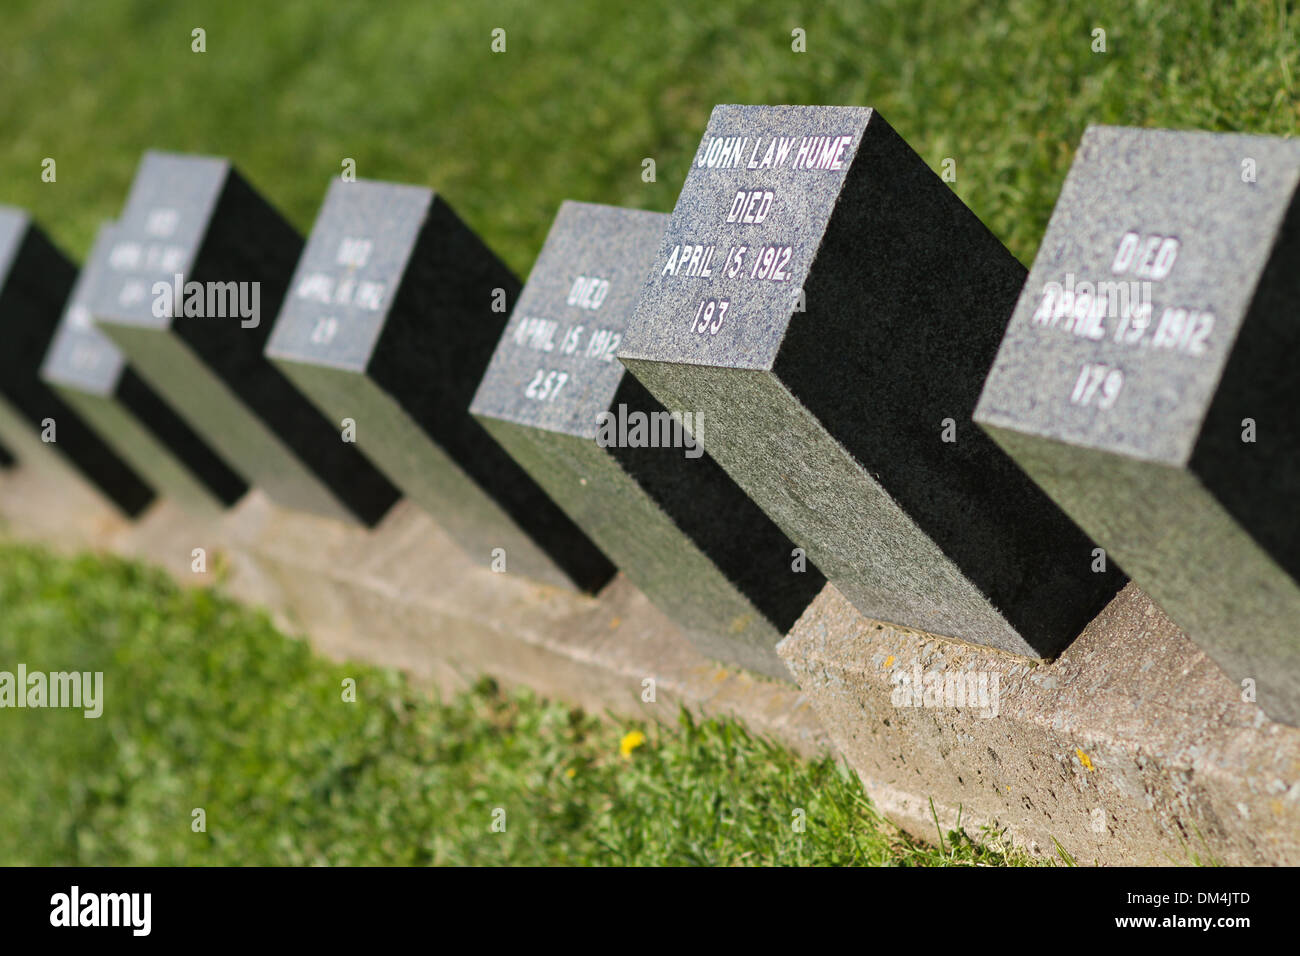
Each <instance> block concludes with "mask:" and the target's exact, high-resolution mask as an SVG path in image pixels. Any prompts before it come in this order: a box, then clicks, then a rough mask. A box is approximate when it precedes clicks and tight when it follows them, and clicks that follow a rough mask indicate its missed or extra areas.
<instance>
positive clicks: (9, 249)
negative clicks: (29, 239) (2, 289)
mask: <svg viewBox="0 0 1300 956" xmlns="http://www.w3.org/2000/svg"><path fill="white" fill-rule="evenodd" d="M30 223H31V219H30V218H29V217H28V215H27V213H25V212H23V211H22V210H21V209H16V208H14V207H13V206H0V277H3V276H4V275H5V273H7V272H8V271H9V265H10V263H12V262H13V259H14V256H16V255H17V254H18V249H19V247H20V246H21V245H22V244H23V234H24V233H25V232H26V231H27V227H28V225H29V224H30Z"/></svg>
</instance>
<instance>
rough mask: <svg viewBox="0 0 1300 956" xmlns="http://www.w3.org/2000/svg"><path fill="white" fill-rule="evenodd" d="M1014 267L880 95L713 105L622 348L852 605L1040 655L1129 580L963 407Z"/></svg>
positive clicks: (985, 361) (1012, 289)
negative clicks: (853, 100)
mask: <svg viewBox="0 0 1300 956" xmlns="http://www.w3.org/2000/svg"><path fill="white" fill-rule="evenodd" d="M1024 274H1025V270H1024V268H1023V267H1022V266H1021V265H1020V263H1018V262H1017V261H1016V260H1015V258H1013V257H1012V256H1011V254H1010V253H1009V252H1007V250H1006V249H1005V248H1004V247H1003V246H1002V244H1001V243H1000V242H999V241H998V240H997V239H996V237H994V236H993V235H992V234H991V233H990V232H989V231H988V230H987V229H986V228H985V227H984V225H983V224H982V223H981V222H980V221H979V220H978V219H977V218H976V217H975V215H974V214H973V213H972V212H971V211H970V210H969V209H968V208H966V206H965V205H963V204H962V202H961V201H960V200H959V199H958V198H957V197H956V196H955V195H954V194H953V192H952V191H951V189H949V187H948V186H947V185H946V184H944V183H943V182H942V181H941V180H940V179H939V177H938V176H936V175H935V174H934V173H933V172H932V171H931V170H930V169H929V168H928V167H927V166H926V165H925V163H924V162H923V161H922V160H921V158H920V157H919V156H917V155H916V154H915V153H914V152H913V151H912V150H911V149H910V148H909V147H908V145H907V144H906V143H905V142H904V141H903V140H902V139H901V138H900V137H899V136H898V134H897V133H895V132H894V130H893V129H892V128H891V127H889V126H888V125H887V124H886V123H885V122H884V120H883V119H881V117H880V116H879V114H877V113H876V112H874V111H873V110H871V109H866V108H857V107H803V106H770V107H769V106H719V107H717V108H716V109H715V110H714V111H713V115H712V118H711V119H710V121H709V125H708V129H707V130H706V132H705V135H704V139H703V140H702V142H701V144H700V148H699V151H698V152H697V154H696V156H695V159H694V160H693V161H692V164H691V169H690V172H689V174H688V176H687V178H686V183H685V185H684V186H683V188H682V192H681V196H680V197H679V199H678V201H677V207H676V209H675V210H674V212H673V215H672V220H671V222H670V224H669V227H668V232H667V235H666V236H665V238H664V241H663V245H662V247H661V249H660V253H659V255H658V257H657V258H656V260H655V262H654V265H653V268H652V270H651V273H650V276H649V278H648V279H647V281H646V284H645V288H644V290H643V292H642V294H641V297H640V299H639V300H638V303H637V308H636V314H635V317H634V319H633V321H632V322H631V324H630V326H629V329H628V336H627V338H626V339H625V341H624V344H623V346H622V348H621V349H620V351H619V358H620V359H622V360H623V362H624V363H625V364H626V365H627V366H628V367H629V368H630V369H631V370H632V371H633V373H634V374H635V375H636V376H637V377H638V378H639V379H640V380H641V381H642V382H643V383H644V384H645V385H646V386H647V387H648V388H649V390H650V391H651V392H652V393H653V394H654V395H655V396H656V397H657V398H658V399H659V400H660V401H662V402H663V403H664V404H665V405H666V406H667V407H668V408H670V409H673V410H677V411H682V412H687V411H689V412H693V413H698V412H703V413H704V414H705V416H706V420H708V421H709V425H710V427H709V434H708V448H709V451H710V453H711V454H712V455H713V456H714V457H715V458H716V459H717V460H718V462H719V463H720V464H721V465H722V466H723V467H724V468H726V469H727V471H728V472H729V473H730V474H731V476H732V477H733V478H734V479H735V480H736V482H737V484H739V485H740V486H741V487H742V488H744V489H745V490H746V491H747V492H748V493H749V494H750V496H751V497H752V498H753V499H754V500H755V501H756V502H758V504H759V505H761V506H762V507H763V508H764V510H765V511H767V513H768V514H769V515H770V516H771V517H772V519H773V520H774V521H775V522H776V523H777V524H778V525H779V526H780V527H781V528H782V529H783V530H784V531H785V533H786V534H788V535H789V536H790V537H791V538H792V539H793V540H794V541H795V543H796V544H799V545H801V546H802V547H804V548H805V549H807V553H808V555H809V557H811V558H812V560H813V561H814V562H815V563H816V564H817V566H818V567H819V568H821V570H822V571H823V572H824V573H825V574H826V576H827V578H829V579H830V580H831V581H832V582H833V583H835V585H836V586H837V587H838V588H839V590H840V591H841V592H843V594H844V595H845V596H846V597H847V598H849V599H850V600H851V601H852V602H853V603H854V604H855V605H856V606H857V607H858V609H859V610H860V611H862V612H863V613H864V614H865V615H867V616H868V617H871V618H876V619H880V620H883V621H888V622H890V623H894V624H899V625H903V626H907V627H913V628H918V629H920V630H924V631H929V632H931V633H935V634H941V635H947V636H951V637H956V638H960V639H962V640H966V641H970V642H973V643H980V644H987V645H990V646H993V647H997V648H1000V649H1003V650H1007V651H1011V652H1014V653H1019V654H1026V655H1034V656H1050V655H1052V654H1055V653H1057V652H1059V651H1060V650H1061V649H1062V648H1063V647H1064V646H1065V645H1066V644H1067V643H1068V642H1069V641H1070V640H1072V639H1073V638H1074V637H1075V636H1076V635H1077V634H1078V632H1079V631H1080V630H1081V629H1082V627H1083V626H1084V625H1085V624H1087V623H1088V621H1089V620H1091V619H1092V617H1093V616H1094V615H1095V614H1096V613H1097V612H1098V611H1099V610H1100V609H1101V608H1102V607H1103V606H1104V605H1105V604H1106V602H1107V601H1108V600H1109V599H1110V598H1111V597H1112V596H1113V595H1114V594H1115V593H1116V591H1117V590H1118V588H1119V587H1120V586H1121V584H1122V581H1123V578H1122V576H1121V575H1120V574H1119V573H1118V572H1116V570H1115V569H1114V568H1113V567H1108V568H1107V569H1106V571H1104V572H1102V573H1094V572H1093V570H1092V564H1093V555H1092V550H1093V545H1092V543H1091V542H1090V541H1089V540H1088V539H1087V537H1086V536H1085V535H1084V534H1083V533H1082V532H1081V531H1079V529H1078V528H1077V527H1075V526H1074V525H1073V524H1072V523H1071V522H1070V520H1069V519H1068V518H1066V517H1065V516H1064V515H1063V514H1062V513H1061V512H1060V511H1059V510H1058V509H1057V508H1056V507H1055V506H1054V505H1053V504H1052V502H1051V501H1050V500H1049V499H1048V498H1047V496H1046V495H1044V494H1043V493H1042V492H1041V491H1040V490H1039V489H1038V488H1036V487H1035V486H1034V484H1033V483H1032V482H1031V481H1029V480H1028V479H1027V477H1026V476H1025V475H1024V474H1023V473H1022V472H1021V471H1020V470H1019V469H1018V468H1016V466H1015V464H1014V463H1013V462H1012V461H1011V460H1010V459H1009V458H1007V457H1006V455H1004V454H1003V453H1002V452H1001V451H1000V450H999V449H998V448H997V447H996V446H995V445H994V444H993V442H991V441H989V440H988V439H987V437H986V436H985V435H983V434H982V433H981V432H980V431H979V429H977V428H975V427H974V426H973V424H972V423H971V421H970V416H971V412H972V411H973V410H974V407H975V402H976V399H977V398H978V396H979V391H980V387H981V385H982V383H983V380H984V376H985V374H986V373H987V371H988V367H989V365H990V364H991V362H992V360H993V355H994V353H995V352H996V350H997V345H998V341H999V338H1000V335H1001V330H1002V328H1003V327H1004V325H1005V322H1006V316H1007V315H1008V314H1009V312H1010V310H1011V308H1012V306H1013V304H1014V303H1015V300H1016V296H1017V294H1018V292H1019V289H1020V285H1021V283H1022V281H1023V279H1024Z"/></svg>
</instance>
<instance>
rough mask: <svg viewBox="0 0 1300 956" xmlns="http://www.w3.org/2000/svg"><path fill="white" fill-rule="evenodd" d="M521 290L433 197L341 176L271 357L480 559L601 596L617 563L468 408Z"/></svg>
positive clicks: (413, 189)
mask: <svg viewBox="0 0 1300 956" xmlns="http://www.w3.org/2000/svg"><path fill="white" fill-rule="evenodd" d="M518 290H519V282H518V280H517V279H516V278H515V277H514V276H513V275H512V274H511V273H510V271H509V269H507V268H506V267H505V265H503V264H502V263H501V261H500V260H499V259H497V257H496V256H495V255H494V254H493V253H492V251H491V250H490V249H488V248H487V246H485V245H484V244H483V242H482V241H481V240H480V239H479V238H478V237H477V236H476V235H475V234H474V233H473V232H472V231H470V230H469V229H468V228H467V227H466V226H465V224H464V223H462V222H461V220H460V219H459V218H457V216H456V214H455V213H454V212H453V211H452V209H451V207H449V206H448V205H447V203H446V202H445V201H444V200H443V199H442V198H441V197H440V196H436V195H435V194H434V193H433V192H432V191H431V190H429V189H425V188H423V187H419V186H407V185H399V184H394V183H381V182H371V181H365V180H358V181H355V182H343V181H341V180H336V181H334V182H333V183H332V184H331V185H330V188H329V191H328V193H327V194H326V197H325V202H324V204H323V206H322V207H321V211H320V214H319V216H318V218H317V221H316V225H315V226H314V227H313V229H312V233H311V237H310V240H309V241H308V243H307V248H306V250H305V251H304V253H303V256H302V259H301V261H300V262H299V263H298V269H297V272H296V273H295V274H294V277H293V284H292V286H291V290H290V293H289V296H288V299H287V300H286V302H285V304H284V308H283V309H282V310H281V313H280V315H279V317H278V318H277V320H276V323H275V329H274V331H273V332H272V334H271V338H270V342H269V343H268V345H267V349H266V354H267V355H268V356H269V357H270V358H271V359H272V360H273V361H274V362H275V363H276V365H277V366H278V367H279V368H281V369H283V371H284V373H285V374H286V375H288V376H289V377H290V378H292V379H293V381H294V382H295V383H297V385H298V386H299V387H300V388H301V389H302V390H303V391H304V392H306V393H307V394H308V395H310V396H311V397H312V399H313V400H314V401H315V402H316V403H317V404H318V405H319V406H320V407H321V408H323V409H325V410H326V411H327V412H328V414H329V415H330V416H331V417H333V418H335V419H337V420H343V419H347V420H350V421H351V422H353V423H354V426H355V429H356V439H357V442H358V444H359V445H360V446H361V447H362V448H364V449H365V450H366V451H367V453H368V454H369V455H370V456H371V457H372V458H373V459H374V460H375V461H376V462H378V463H379V464H380V466H381V467H382V468H383V469H384V471H385V472H386V473H387V474H388V475H389V476H390V477H391V478H392V480H393V481H394V482H396V483H397V485H398V486H399V487H400V488H401V489H402V491H403V492H404V493H405V494H407V495H408V496H409V497H410V498H411V500H413V501H415V502H416V503H417V504H419V505H421V506H422V507H423V508H425V509H426V510H427V511H429V512H430V514H432V515H433V517H434V518H435V519H436V520H437V521H438V523H439V524H440V525H441V526H442V527H443V528H444V529H445V530H446V531H447V532H448V533H449V534H450V535H451V536H452V537H453V538H454V539H455V540H456V541H457V542H458V543H459V544H460V545H461V546H462V547H463V548H464V549H465V551H466V552H467V553H468V554H469V555H470V556H471V557H473V558H474V559H475V560H477V561H478V562H480V563H482V564H485V565H488V566H489V567H493V568H494V569H496V570H499V571H506V572H516V571H517V572H520V573H522V574H525V575H527V576H529V577H533V578H536V579H539V580H543V581H547V582H549V583H552V584H559V585H564V586H568V585H570V584H573V585H576V586H578V587H579V588H582V589H584V590H588V591H593V592H594V591H596V590H598V589H599V588H600V587H601V586H602V585H603V584H605V582H607V581H608V580H609V579H610V578H611V577H612V576H613V574H614V567H613V565H611V564H610V563H609V560H608V559H607V558H606V557H605V556H604V555H603V554H601V553H600V551H599V550H598V549H597V548H596V547H595V545H593V544H592V543H591V541H590V540H588V538H587V537H586V535H584V534H583V533H582V531H581V530H579V529H578V527H577V526H576V525H574V524H573V522H572V521H571V520H570V519H569V518H568V516H567V515H565V514H564V512H563V511H561V510H560V509H559V508H558V507H557V506H556V504H555V503H554V502H553V501H551V500H550V498H548V497H547V496H546V494H545V492H543V491H542V490H541V489H540V488H539V487H538V486H537V484H536V483H535V482H534V481H533V480H532V479H531V478H529V476H528V474H527V473H526V472H525V471H524V470H523V469H522V468H520V467H519V465H518V464H517V463H516V462H515V461H514V460H513V459H512V458H511V457H510V456H509V455H508V454H507V453H506V452H505V450H504V449H502V448H501V446H500V445H498V444H497V443H496V442H495V441H494V440H493V439H492V437H491V436H490V435H488V433H487V432H486V431H485V430H484V429H483V427H482V426H481V425H479V424H478V422H476V421H475V420H474V419H473V417H472V416H471V415H470V414H469V403H470V399H471V398H472V397H473V395H474V388H475V387H476V386H477V384H478V382H479V380H480V379H481V378H482V375H483V371H484V369H486V368H487V363H488V360H489V358H490V357H491V355H492V349H493V347H494V346H495V344H496V341H497V339H498V338H499V337H500V334H501V330H502V328H503V327H504V325H505V322H506V318H507V303H513V301H514V298H515V295H516V294H517V292H518Z"/></svg>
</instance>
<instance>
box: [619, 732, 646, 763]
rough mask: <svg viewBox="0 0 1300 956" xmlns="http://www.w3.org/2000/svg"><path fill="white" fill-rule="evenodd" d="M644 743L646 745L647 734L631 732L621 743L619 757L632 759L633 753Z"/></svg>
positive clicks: (624, 736) (625, 735)
mask: <svg viewBox="0 0 1300 956" xmlns="http://www.w3.org/2000/svg"><path fill="white" fill-rule="evenodd" d="M643 743H645V734H643V733H641V731H639V730H632V731H629V732H628V733H626V734H624V735H623V739H622V740H621V741H620V742H619V745H618V752H619V755H620V756H621V757H623V758H624V759H626V758H628V757H631V756H632V751H633V750H636V748H637V747H640V746H641V745H642V744H643Z"/></svg>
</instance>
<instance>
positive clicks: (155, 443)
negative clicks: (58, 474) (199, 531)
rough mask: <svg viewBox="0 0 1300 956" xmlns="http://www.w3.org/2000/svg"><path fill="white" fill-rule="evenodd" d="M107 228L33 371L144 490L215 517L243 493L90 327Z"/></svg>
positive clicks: (104, 261)
mask: <svg viewBox="0 0 1300 956" xmlns="http://www.w3.org/2000/svg"><path fill="white" fill-rule="evenodd" d="M112 240H113V226H112V224H108V223H106V224H105V225H103V226H101V227H100V230H99V233H98V235H97V236H96V237H95V244H94V246H93V247H92V249H91V252H90V255H89V256H87V258H86V264H85V265H84V266H83V267H82V269H81V272H80V274H79V275H78V276H77V281H76V284H75V285H74V286H73V288H72V294H71V295H70V296H69V298H68V302H67V306H66V307H65V308H64V310H63V317H62V318H61V319H60V320H59V325H58V329H57V331H56V332H55V334H54V341H53V342H52V343H51V344H50V348H49V351H48V352H46V354H45V361H44V362H43V364H42V365H41V378H42V380H43V381H45V382H46V384H48V385H50V386H51V387H53V388H54V389H55V390H56V391H58V393H59V394H60V395H61V396H62V397H63V398H64V399H65V400H66V401H67V402H68V404H69V405H71V406H73V407H74V408H76V409H77V410H78V411H79V412H81V414H82V415H83V416H84V417H85V418H86V420H87V421H89V422H92V423H94V426H95V427H96V428H97V429H98V430H99V432H100V434H103V435H108V436H110V438H111V441H112V443H113V447H114V448H116V449H117V450H118V451H119V452H121V454H122V455H123V457H125V458H126V459H127V461H129V462H130V463H131V465H132V466H133V467H134V468H135V469H136V470H137V471H139V472H140V473H141V474H143V475H146V476H147V477H148V480H149V482H150V484H152V485H153V486H154V487H156V488H158V489H159V490H160V491H162V492H163V493H165V494H166V495H167V496H168V497H170V498H173V499H175V500H176V501H177V502H179V503H181V504H182V505H184V506H185V507H187V508H191V509H202V510H212V509H217V510H220V509H221V508H223V507H227V506H229V505H232V504H234V503H235V502H236V501H238V500H239V498H240V497H241V496H242V495H243V494H244V492H245V491H247V490H248V485H247V484H246V483H245V482H244V480H243V479H242V478H241V477H240V476H239V475H237V474H236V473H235V472H234V471H233V470H232V469H231V468H230V466H229V465H227V464H226V463H225V461H223V460H222V459H221V457H220V456H219V455H217V453H216V452H215V451H213V450H212V449H211V448H210V447H209V446H208V445H207V444H206V443H205V442H204V441H203V439H202V438H200V437H199V436H198V434H196V433H195V431H194V430H193V429H192V428H190V427H189V425H188V424H186V422H185V421H184V420H183V419H182V418H181V417H180V416H179V415H177V414H176V412H175V411H173V410H172V408H171V407H170V406H169V405H168V404H167V403H166V402H165V401H164V400H163V399H162V398H161V397H160V396H159V395H158V393H157V392H155V391H154V390H153V389H151V388H150V387H149V386H148V385H147V384H145V382H144V380H143V379H141V378H140V376H139V375H137V374H136V373H135V371H134V370H133V369H132V368H131V367H130V366H129V365H128V364H127V363H126V360H125V359H124V358H123V356H122V353H121V351H120V350H119V349H118V348H117V346H116V345H114V344H113V343H112V342H111V341H110V340H109V339H108V337H107V336H105V335H104V333H103V332H101V331H100V330H99V329H97V328H96V327H95V325H94V321H93V319H92V318H91V315H90V310H89V309H88V308H87V298H88V296H89V295H90V289H91V286H92V285H93V282H94V281H95V278H96V276H95V273H96V272H97V271H99V270H101V269H104V268H107V265H108V263H107V260H108V255H109V250H110V248H111V247H112Z"/></svg>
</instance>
